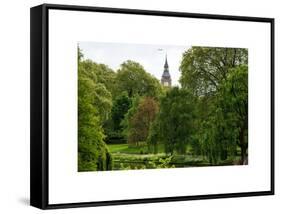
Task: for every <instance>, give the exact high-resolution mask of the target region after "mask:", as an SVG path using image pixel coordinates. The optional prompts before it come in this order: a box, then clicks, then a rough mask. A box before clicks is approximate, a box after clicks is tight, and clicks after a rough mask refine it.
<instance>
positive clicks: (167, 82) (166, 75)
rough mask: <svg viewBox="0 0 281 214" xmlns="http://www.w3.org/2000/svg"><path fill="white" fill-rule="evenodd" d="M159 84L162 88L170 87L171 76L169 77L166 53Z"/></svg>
mask: <svg viewBox="0 0 281 214" xmlns="http://www.w3.org/2000/svg"><path fill="white" fill-rule="evenodd" d="M161 83H162V84H163V85H164V86H169V87H170V86H171V85H172V79H171V76H170V73H169V65H168V58H167V53H166V57H165V64H164V71H163V74H162V78H161Z"/></svg>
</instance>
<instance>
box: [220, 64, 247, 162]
mask: <svg viewBox="0 0 281 214" xmlns="http://www.w3.org/2000/svg"><path fill="white" fill-rule="evenodd" d="M218 103H219V104H220V106H222V109H223V111H224V112H223V115H222V118H223V120H224V121H225V123H226V128H227V129H231V133H229V135H228V137H230V138H232V139H235V142H236V143H237V146H239V147H240V150H241V158H240V163H241V164H246V163H247V149H248V66H247V65H241V66H238V67H236V68H234V69H232V70H231V71H230V72H229V73H228V75H227V78H226V80H225V81H224V82H223V83H222V85H221V87H220V90H219V93H218ZM227 122H228V123H227Z"/></svg>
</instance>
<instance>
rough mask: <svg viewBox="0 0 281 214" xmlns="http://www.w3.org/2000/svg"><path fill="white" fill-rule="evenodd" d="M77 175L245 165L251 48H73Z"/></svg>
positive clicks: (107, 45)
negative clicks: (74, 55) (75, 55)
mask: <svg viewBox="0 0 281 214" xmlns="http://www.w3.org/2000/svg"><path fill="white" fill-rule="evenodd" d="M77 77H78V82H77V86H78V87H77V88H78V98H77V106H78V112H77V115H78V121H77V123H78V130H77V131H78V139H77V142H78V145H77V155H78V161H77V170H78V172H91V171H111V170H145V169H167V168H187V167H214V166H217V167H223V166H237V165H248V49H246V48H241V47H216V46H214V47H211V46H194V45H192V44H187V45H183V46H178V45H158V44H127V43H103V42H92V41H87V42H86V41H83V42H78V43H77Z"/></svg>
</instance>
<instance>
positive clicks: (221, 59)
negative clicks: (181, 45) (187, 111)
mask: <svg viewBox="0 0 281 214" xmlns="http://www.w3.org/2000/svg"><path fill="white" fill-rule="evenodd" d="M243 64H248V50H247V49H244V48H214V47H192V48H190V49H188V50H187V51H186V52H185V53H184V54H183V59H182V62H181V65H180V70H181V74H182V75H181V78H180V83H181V85H182V87H183V88H189V89H191V91H192V92H193V93H195V94H196V95H206V94H209V93H211V94H212V93H213V92H214V91H216V90H217V88H218V87H219V85H220V83H221V81H223V80H225V79H226V78H227V74H228V72H229V71H230V69H232V68H235V67H236V66H239V65H243Z"/></svg>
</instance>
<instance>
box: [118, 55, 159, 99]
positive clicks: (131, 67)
mask: <svg viewBox="0 0 281 214" xmlns="http://www.w3.org/2000/svg"><path fill="white" fill-rule="evenodd" d="M116 84H117V85H118V87H117V91H118V92H119V93H120V92H124V91H126V92H127V94H128V96H129V97H133V96H135V95H136V94H138V95H140V96H150V97H159V95H160V94H161V93H162V86H161V84H160V82H159V80H157V79H156V78H155V77H153V76H152V75H151V74H149V73H148V72H146V71H145V69H144V68H143V66H142V65H140V64H139V63H137V62H134V61H131V60H128V61H126V62H124V63H122V64H121V67H120V69H119V70H118V71H117V77H116Z"/></svg>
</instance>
